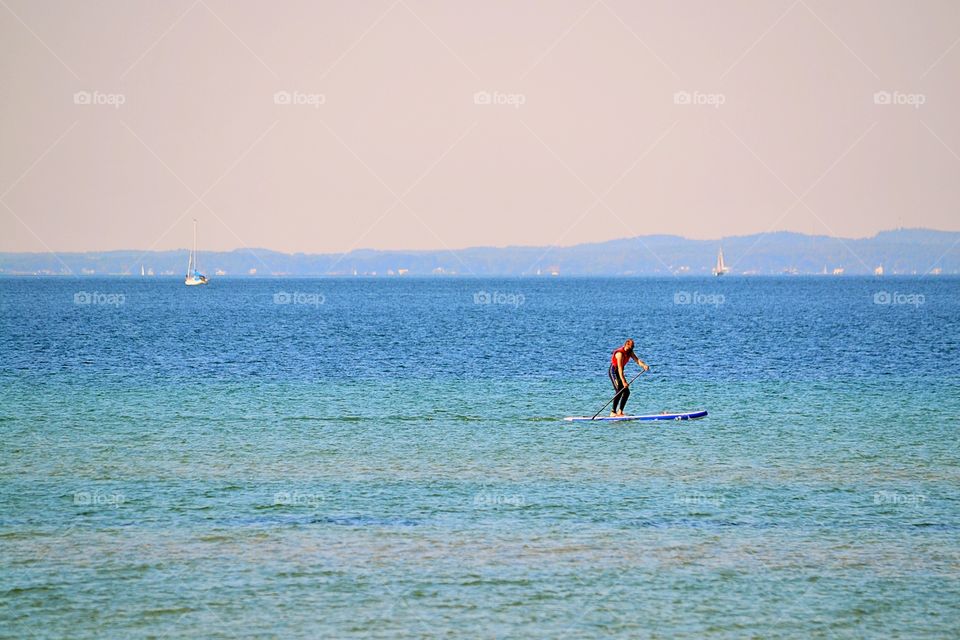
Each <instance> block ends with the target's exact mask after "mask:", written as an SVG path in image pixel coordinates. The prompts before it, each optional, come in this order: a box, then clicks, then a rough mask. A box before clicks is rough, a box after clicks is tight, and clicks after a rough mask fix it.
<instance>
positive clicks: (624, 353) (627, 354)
mask: <svg viewBox="0 0 960 640" xmlns="http://www.w3.org/2000/svg"><path fill="white" fill-rule="evenodd" d="M618 353H619V354H621V355H620V357H621V358H622V360H621V361H620V362H621V363H622V364H623V366H627V363H628V362H630V358H632V357H633V349H630V350H627V349H624V348H623V347H620V348H619V349H616V350H615V351H614V352H613V354H612V355H611V356H610V364H612V365H613V366H617V354H618Z"/></svg>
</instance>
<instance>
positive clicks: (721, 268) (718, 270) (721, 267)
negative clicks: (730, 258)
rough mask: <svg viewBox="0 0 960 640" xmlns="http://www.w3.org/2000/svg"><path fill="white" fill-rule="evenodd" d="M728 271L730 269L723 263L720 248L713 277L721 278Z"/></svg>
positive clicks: (721, 248)
mask: <svg viewBox="0 0 960 640" xmlns="http://www.w3.org/2000/svg"><path fill="white" fill-rule="evenodd" d="M728 271H730V268H729V267H727V265H725V264H724V263H723V247H720V253H718V254H717V266H715V267H714V268H713V275H715V276H722V275H723V274H725V273H727V272H728Z"/></svg>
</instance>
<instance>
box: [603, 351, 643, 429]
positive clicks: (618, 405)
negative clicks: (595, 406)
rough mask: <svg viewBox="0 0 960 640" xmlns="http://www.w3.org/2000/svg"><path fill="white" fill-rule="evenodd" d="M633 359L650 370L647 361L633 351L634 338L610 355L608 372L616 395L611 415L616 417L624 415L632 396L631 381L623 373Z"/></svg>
mask: <svg viewBox="0 0 960 640" xmlns="http://www.w3.org/2000/svg"><path fill="white" fill-rule="evenodd" d="M631 358H632V359H633V360H634V361H635V362H636V363H637V364H638V365H640V366H641V367H643V370H644V371H650V367H649V366H648V365H647V363H646V362H644V361H643V360H641V359H640V358H638V357H637V354H635V353H634V352H633V340H632V339H627V341H626V342H624V343H623V346H622V347H620V348H619V349H615V350H614V351H613V354H612V355H611V356H610V369H609V371H607V373H608V374H609V376H610V382H612V383H613V390H614V391H615V392H616V395H615V396H614V398H613V411H611V412H610V417H611V418H615V417H617V416H622V415H623V410H624V408H625V407H626V406H627V399H628V398H629V397H630V383H629V382H627V378H626V377H625V376H624V375H623V367H624V366H625V365H626V364H627V363H628V362H629V361H630V359H631Z"/></svg>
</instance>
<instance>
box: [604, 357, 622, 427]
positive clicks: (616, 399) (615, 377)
mask: <svg viewBox="0 0 960 640" xmlns="http://www.w3.org/2000/svg"><path fill="white" fill-rule="evenodd" d="M607 375H608V376H610V382H611V383H612V384H613V391H614V394H615V395H614V396H613V407H612V408H611V410H610V415H611V416H614V415H616V414H617V406H618V405H619V404H620V400H621V399H622V398H623V394H622V393H620V390H621V389H622V388H623V383H622V382H621V381H620V374H619V373H617V370H616V368H614V367H610V369H608V370H607Z"/></svg>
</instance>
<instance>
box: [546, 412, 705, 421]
mask: <svg viewBox="0 0 960 640" xmlns="http://www.w3.org/2000/svg"><path fill="white" fill-rule="evenodd" d="M705 417H707V412H706V411H686V412H684V413H653V414H650V415H646V416H614V417H610V416H597V417H596V418H591V417H590V416H569V417H566V418H564V420H566V421H567V422H629V421H631V420H639V421H641V422H654V421H658V420H674V421H678V420H698V419H700V418H705Z"/></svg>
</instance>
